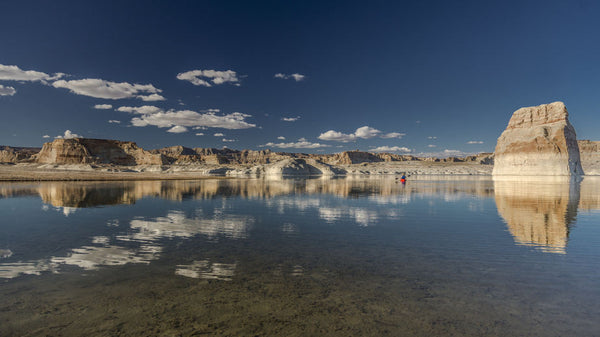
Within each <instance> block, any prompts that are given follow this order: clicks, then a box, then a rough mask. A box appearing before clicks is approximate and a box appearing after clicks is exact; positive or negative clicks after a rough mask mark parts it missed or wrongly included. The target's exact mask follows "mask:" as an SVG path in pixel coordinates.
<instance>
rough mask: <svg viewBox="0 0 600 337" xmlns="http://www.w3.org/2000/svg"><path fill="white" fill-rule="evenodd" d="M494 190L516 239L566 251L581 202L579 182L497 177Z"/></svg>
mask: <svg viewBox="0 0 600 337" xmlns="http://www.w3.org/2000/svg"><path fill="white" fill-rule="evenodd" d="M494 191H495V199H496V206H497V208H498V213H500V215H501V216H502V218H504V220H505V221H506V224H507V226H508V230H509V231H510V233H511V235H512V236H513V237H514V239H515V242H517V243H518V244H522V245H530V246H535V247H538V248H539V249H540V250H542V251H544V252H551V253H561V254H564V253H566V247H567V241H568V238H569V231H570V227H571V224H572V223H573V222H574V221H575V218H576V216H577V207H578V205H579V202H580V182H579V181H573V180H568V179H567V180H563V181H561V180H557V181H547V180H546V181H541V180H506V181H498V180H497V181H494Z"/></svg>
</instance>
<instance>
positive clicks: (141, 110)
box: [117, 105, 163, 115]
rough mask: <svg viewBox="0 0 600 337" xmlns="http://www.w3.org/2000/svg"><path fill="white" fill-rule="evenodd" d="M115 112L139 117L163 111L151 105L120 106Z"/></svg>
mask: <svg viewBox="0 0 600 337" xmlns="http://www.w3.org/2000/svg"><path fill="white" fill-rule="evenodd" d="M117 111H121V112H129V113H133V114H140V115H151V114H155V113H157V112H162V111H163V110H162V109H161V108H159V107H156V106H153V105H143V106H122V107H119V108H118V109H117Z"/></svg>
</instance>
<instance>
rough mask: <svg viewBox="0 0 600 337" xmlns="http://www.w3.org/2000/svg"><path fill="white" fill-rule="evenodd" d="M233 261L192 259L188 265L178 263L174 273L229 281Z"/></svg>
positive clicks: (233, 270) (233, 267)
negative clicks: (213, 261)
mask: <svg viewBox="0 0 600 337" xmlns="http://www.w3.org/2000/svg"><path fill="white" fill-rule="evenodd" d="M235 267H236V264H235V263H212V262H210V261H209V260H201V261H194V262H193V263H191V264H188V265H178V266H177V270H175V275H180V276H185V277H191V278H201V279H207V280H221V281H231V278H232V277H233V274H234V272H235Z"/></svg>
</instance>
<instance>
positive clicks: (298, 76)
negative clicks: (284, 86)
mask: <svg viewBox="0 0 600 337" xmlns="http://www.w3.org/2000/svg"><path fill="white" fill-rule="evenodd" d="M274 77H275V78H281V79H283V80H288V79H290V78H291V79H293V80H294V81H296V82H300V81H302V80H304V78H306V76H304V75H302V74H298V73H294V74H289V75H288V74H283V73H277V74H275V76H274Z"/></svg>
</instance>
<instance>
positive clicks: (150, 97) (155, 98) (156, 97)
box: [137, 94, 166, 102]
mask: <svg viewBox="0 0 600 337" xmlns="http://www.w3.org/2000/svg"><path fill="white" fill-rule="evenodd" d="M137 98H139V99H141V100H142V101H144V102H155V101H164V100H166V98H164V97H163V96H161V95H159V94H152V95H148V96H138V97H137Z"/></svg>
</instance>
